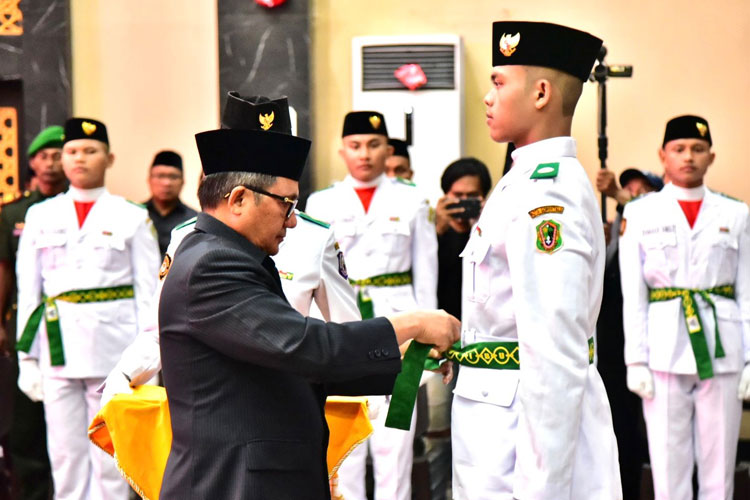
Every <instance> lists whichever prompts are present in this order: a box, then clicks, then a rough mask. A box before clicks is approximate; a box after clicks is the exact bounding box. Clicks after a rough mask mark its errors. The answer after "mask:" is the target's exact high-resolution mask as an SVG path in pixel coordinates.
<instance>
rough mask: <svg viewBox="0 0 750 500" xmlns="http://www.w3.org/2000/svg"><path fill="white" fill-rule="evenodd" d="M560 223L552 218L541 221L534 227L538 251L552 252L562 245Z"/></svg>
mask: <svg viewBox="0 0 750 500" xmlns="http://www.w3.org/2000/svg"><path fill="white" fill-rule="evenodd" d="M561 229H562V227H561V225H560V223H558V222H555V221H553V220H552V219H548V220H544V221H542V222H541V223H540V224H539V225H538V226H537V227H536V248H537V250H539V251H540V252H544V253H554V252H556V251H557V250H559V249H560V247H562V244H563V241H562V234H561Z"/></svg>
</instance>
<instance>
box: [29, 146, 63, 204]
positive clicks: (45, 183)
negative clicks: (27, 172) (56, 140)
mask: <svg viewBox="0 0 750 500" xmlns="http://www.w3.org/2000/svg"><path fill="white" fill-rule="evenodd" d="M29 167H30V168H31V170H33V171H34V175H35V177H36V182H37V186H38V187H39V190H40V191H42V193H43V194H45V195H48V194H51V193H50V192H48V191H51V190H52V189H54V188H55V187H56V186H59V185H60V184H62V183H63V182H64V181H65V173H64V172H63V167H62V150H61V149H60V148H44V149H40V150H39V151H37V152H36V153H35V154H34V156H32V157H31V158H29Z"/></svg>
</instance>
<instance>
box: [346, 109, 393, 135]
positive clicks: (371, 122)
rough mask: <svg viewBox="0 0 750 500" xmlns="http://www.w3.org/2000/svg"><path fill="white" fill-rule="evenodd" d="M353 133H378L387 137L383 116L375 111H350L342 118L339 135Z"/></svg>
mask: <svg viewBox="0 0 750 500" xmlns="http://www.w3.org/2000/svg"><path fill="white" fill-rule="evenodd" d="M355 134H379V135H384V136H386V137H388V129H387V128H386V127H385V117H384V116H383V115H382V114H381V113H378V112H377V111H352V112H350V113H347V114H346V117H345V118H344V130H343V131H342V132H341V137H346V136H347V135H355Z"/></svg>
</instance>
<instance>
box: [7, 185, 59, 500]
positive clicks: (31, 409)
mask: <svg viewBox="0 0 750 500" xmlns="http://www.w3.org/2000/svg"><path fill="white" fill-rule="evenodd" d="M44 199H45V197H44V196H43V195H42V193H41V192H39V191H26V192H25V193H24V194H23V195H22V196H21V197H20V198H18V199H17V200H15V201H13V202H11V203H8V204H6V205H3V207H2V211H0V261H5V262H7V263H8V266H9V267H10V268H11V269H12V270H13V273H15V267H16V252H17V251H18V240H19V238H20V237H21V233H22V232H23V228H24V221H25V219H26V212H27V211H28V209H29V207H31V205H33V204H35V203H37V202H40V201H42V200H44ZM11 277H12V276H11ZM10 286H11V287H12V289H11V291H10V295H9V297H8V298H9V299H10V300H9V301H8V304H7V306H8V310H7V311H2V314H3V315H4V319H5V326H6V331H7V334H8V342H9V343H10V347H11V352H13V347H14V346H15V342H16V307H17V305H16V283H15V280H13V283H12V284H10ZM15 361H16V357H15V353H13V362H14V363H15ZM12 374H13V378H12V380H10V381H9V386H8V387H7V388H5V386H4V388H3V389H2V391H3V392H4V395H3V396H4V397H7V400H6V401H8V402H9V403H10V404H0V412H3V413H5V412H8V413H7V418H8V419H9V420H10V419H11V418H12V427H11V430H10V434H9V443H10V444H9V450H10V453H11V457H12V458H13V465H14V473H15V474H16V475H17V477H18V481H19V483H20V485H21V488H22V492H23V493H22V494H23V495H25V496H24V498H28V499H35V500H46V499H47V498H48V496H49V494H50V491H52V478H51V476H50V465H49V457H48V456H47V437H46V432H45V424H44V406H43V405H42V403H38V402H33V401H31V400H30V399H29V398H27V397H26V395H25V394H24V393H23V392H21V391H20V390H19V389H18V386H17V385H16V375H17V371H16V370H15V369H14V370H13V371H12ZM11 412H12V417H11Z"/></svg>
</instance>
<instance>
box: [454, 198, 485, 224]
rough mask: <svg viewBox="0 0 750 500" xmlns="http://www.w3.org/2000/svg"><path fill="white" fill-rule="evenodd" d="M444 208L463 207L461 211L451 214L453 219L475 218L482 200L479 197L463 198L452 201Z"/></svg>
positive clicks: (480, 207)
mask: <svg viewBox="0 0 750 500" xmlns="http://www.w3.org/2000/svg"><path fill="white" fill-rule="evenodd" d="M445 208H449V209H450V208H463V209H464V211H463V212H459V213H455V214H451V217H453V218H454V219H476V218H477V217H479V212H480V211H481V210H482V200H480V199H479V198H464V199H462V200H460V201H459V202H458V203H453V204H451V205H448V206H446V207H445Z"/></svg>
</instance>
